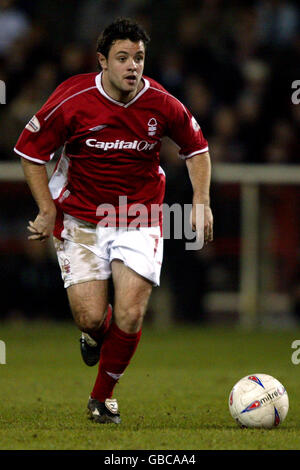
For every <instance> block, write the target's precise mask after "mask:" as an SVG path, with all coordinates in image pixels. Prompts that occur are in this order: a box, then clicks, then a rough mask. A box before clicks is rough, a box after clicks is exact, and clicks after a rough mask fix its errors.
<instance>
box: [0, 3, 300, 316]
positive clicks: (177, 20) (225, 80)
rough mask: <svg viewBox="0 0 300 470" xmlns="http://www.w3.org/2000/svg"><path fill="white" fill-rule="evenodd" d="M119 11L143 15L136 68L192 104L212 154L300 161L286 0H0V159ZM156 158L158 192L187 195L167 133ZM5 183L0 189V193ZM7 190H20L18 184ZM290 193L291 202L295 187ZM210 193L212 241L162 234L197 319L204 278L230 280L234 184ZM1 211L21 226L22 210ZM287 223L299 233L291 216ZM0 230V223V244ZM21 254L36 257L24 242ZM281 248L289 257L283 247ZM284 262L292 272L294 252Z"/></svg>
mask: <svg viewBox="0 0 300 470" xmlns="http://www.w3.org/2000/svg"><path fill="white" fill-rule="evenodd" d="M117 16H129V17H133V18H135V19H137V20H138V21H139V22H141V23H142V24H143V25H144V26H145V28H146V30H147V31H148V33H149V34H150V36H151V43H150V46H149V50H148V54H147V61H146V68H145V74H146V75H149V76H151V77H152V78H154V79H156V80H158V81H159V82H160V83H162V84H163V85H164V86H165V88H166V89H167V90H168V91H170V92H171V93H172V94H174V95H175V96H176V97H177V98H179V99H180V100H181V101H182V102H183V103H184V104H186V106H187V107H188V108H189V109H190V110H191V112H192V113H193V115H194V116H195V118H196V119H197V121H198V122H199V124H200V125H201V128H202V130H203V133H204V135H205V137H206V138H207V139H208V141H209V147H210V152H211V156H212V161H213V163H217V162H221V163H280V164H296V163H299V160H300V159H299V154H300V140H299V137H298V136H299V131H300V104H299V105H298V106H297V105H295V104H293V103H292V101H291V95H292V82H293V81H294V80H296V79H299V78H300V60H299V57H300V8H299V4H298V2H297V1H296V0H295V1H293V0H256V1H255V0H245V1H243V2H239V1H237V0H227V1H225V0H85V1H82V0H70V1H65V2H62V1H60V0H40V1H38V2H36V1H34V0H20V1H14V0H0V79H1V80H4V81H5V83H6V87H7V98H6V102H7V104H6V105H5V106H0V133H1V136H0V160H2V161H15V159H16V157H15V156H14V155H13V151H12V149H13V147H14V144H15V142H16V140H17V138H18V136H19V134H20V132H21V130H22V129H23V127H24V125H25V124H26V123H27V122H28V120H29V119H30V118H31V117H32V115H34V114H35V112H36V111H37V110H38V109H39V108H40V107H41V105H42V104H43V103H44V102H45V100H46V99H47V98H48V96H49V95H50V94H51V92H52V91H53V90H54V88H55V87H56V86H57V85H58V84H59V83H61V81H63V80H65V79H66V78H68V77H70V76H72V75H75V74H78V73H85V72H90V71H95V70H96V57H95V43H96V39H97V37H98V35H99V33H100V32H101V30H102V29H103V27H105V25H107V24H108V23H109V22H111V21H112V20H113V19H114V18H116V17H117ZM161 159H162V166H163V167H164V168H165V169H166V172H167V192H166V202H169V203H173V202H177V201H180V202H182V203H190V201H191V188H190V185H189V181H188V178H187V177H186V178H185V182H183V179H182V172H183V171H184V170H183V166H182V162H181V161H180V160H179V159H178V158H177V156H176V149H175V147H174V145H173V144H172V142H170V141H168V140H166V141H165V142H164V145H163V149H162V153H161ZM0 186H1V185H0ZM7 191H8V190H7V188H5V189H4V190H1V188H0V197H1V198H2V199H3V197H4V196H3V194H4V195H5V194H6V195H7ZM26 191H27V190H26V189H24V194H23V196H21V197H23V201H25V202H24V204H25V203H26V204H27V211H29V212H30V210H34V209H33V207H34V206H31V205H30V204H32V202H30V201H31V200H30V197H29V195H28V192H26ZM16 194H18V196H17V197H18V198H20V194H21V195H22V189H21V188H19V189H18V191H17V192H16ZM10 197H11V196H10ZM287 197H290V196H287ZM293 197H294V199H293V200H294V202H295V204H296V205H297V201H299V192H298V193H297V194H296V195H295V193H293ZM297 197H298V199H297ZM212 199H213V201H214V202H213V206H214V207H213V209H214V211H215V218H216V221H217V223H216V231H215V238H216V240H217V241H219V243H218V242H216V243H215V245H212V247H207V248H206V251H205V252H204V254H203V253H201V254H199V253H198V254H195V253H193V252H190V253H186V252H185V253H183V251H184V250H180V246H179V245H180V243H179V242H178V241H176V242H175V241H173V242H172V241H169V242H168V243H166V256H167V257H168V262H167V267H166V271H165V272H166V275H167V276H168V282H169V283H170V284H171V285H172V286H173V287H174V291H175V292H179V293H180V292H181V291H182V283H183V279H182V276H178V269H177V266H178V263H180V265H181V267H182V271H181V274H182V272H187V273H188V272H189V273H191V274H190V275H187V276H186V279H185V280H184V289H185V292H186V296H184V299H183V297H182V296H181V295H179V296H178V302H177V306H178V309H177V310H178V312H179V313H178V316H179V317H184V316H189V318H190V319H191V320H192V319H194V320H198V319H199V311H201V308H202V307H201V302H202V299H203V295H204V294H205V292H207V291H208V290H209V289H211V290H222V289H223V290H224V289H225V290H226V289H227V290H234V289H236V288H237V285H238V279H237V277H238V263H239V259H238V250H239V223H238V221H239V202H238V201H239V188H237V187H232V186H229V187H227V188H223V189H222V191H220V189H219V188H215V187H213V188H212ZM279 199H280V197H279ZM28 208H30V209H28ZM25 212H26V211H25ZM10 214H11V213H10ZM22 215H24V211H23V212H22ZM3 217H4V216H3ZM9 217H10V220H12V219H13V220H14V221H15V222H14V224H15V225H16V226H17V227H18V228H17V229H16V233H18V231H19V232H20V233H21V236H20V238H22V237H24V233H23V232H22V229H21V228H20V226H21V225H20V224H23V225H25V221H24V219H22V218H20V217H18V216H17V215H16V216H15V218H14V217H11V215H10V216H9ZM3 220H4V219H3ZM7 223H8V222H7ZM4 225H5V224H4ZM15 225H14V227H15ZM296 230H298V232H297V234H298V235H297V236H296V241H295V243H296V244H297V243H298V244H299V224H298V228H297V229H296ZM1 236H2V242H1ZM3 237H4V238H3ZM297 237H298V238H297ZM4 239H5V228H2V235H1V231H0V244H1V243H2V245H1V246H3V240H4ZM1 246H0V253H1V252H2V253H4V251H5V250H3V249H2V251H1ZM21 251H22V250H21ZM41 251H42V250H41ZM175 252H176V253H177V254H176V256H175V255H174V253H175ZM24 253H25V254H24ZM178 253H182V255H180V254H178ZM3 256H4V255H3ZM22 256H23V257H24V256H25V258H26V256H30V257H32V256H33V258H34V259H38V256H36V257H35V256H34V255H33V254H32V252H31V251H30V250H29V251H28V250H27V249H25V251H24V250H23V251H22ZM45 256H46V255H45ZM289 257H290V258H291V257H292V258H293V259H294V260H295V255H293V256H291V254H290V252H289ZM46 259H47V262H49V259H48V257H47V256H46ZM51 260H52V258H51ZM3 265H4V264H3V263H2V266H3ZM25 266H26V263H25ZM290 270H291V273H290V276H291V277H292V276H295V272H296V264H295V263H294V265H293V266H292V268H290ZM195 272H200V273H203V275H201V276H200V278H199V277H198V276H195V275H194V274H193V273H195ZM2 273H3V270H2ZM5 276H6V272H4V274H3V278H5V279H8V275H7V276H6V277H5ZM279 282H280V280H279ZM48 286H50V287H49V289H50V291H51V289H52V287H51V283H50V284H48ZM279 287H280V286H279ZM281 287H283V288H287V286H286V285H283V286H282V285H281ZM195 292H197V296H196V297H195ZM299 296H300V294H299ZM195 298H196V299H197V300H196V302H195ZM49 308H50V307H49ZM50 309H52V307H51V308H50ZM29 310H30V309H29ZM200 315H201V314H200Z"/></svg>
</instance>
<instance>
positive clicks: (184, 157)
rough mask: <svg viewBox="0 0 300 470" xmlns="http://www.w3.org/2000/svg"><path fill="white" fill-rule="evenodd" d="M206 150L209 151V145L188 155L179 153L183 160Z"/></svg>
mask: <svg viewBox="0 0 300 470" xmlns="http://www.w3.org/2000/svg"><path fill="white" fill-rule="evenodd" d="M204 152H208V147H205V148H204V149H201V150H196V152H192V153H189V154H188V155H182V154H179V157H180V158H182V159H183V160H186V159H187V158H191V157H193V156H194V155H197V154H198V153H204Z"/></svg>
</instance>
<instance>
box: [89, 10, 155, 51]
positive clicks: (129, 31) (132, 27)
mask: <svg viewBox="0 0 300 470" xmlns="http://www.w3.org/2000/svg"><path fill="white" fill-rule="evenodd" d="M119 39H129V40H130V41H132V42H138V41H143V43H144V45H145V48H146V45H147V44H148V42H149V41H150V37H149V36H148V34H147V33H146V31H145V30H144V28H143V27H142V26H141V25H139V24H138V23H137V22H135V21H133V20H131V19H130V18H117V19H116V20H115V21H114V22H113V23H111V24H110V25H109V26H107V27H106V28H105V29H104V31H102V33H101V34H100V36H99V38H98V41H97V52H100V53H101V54H103V55H104V57H106V58H107V57H108V54H109V50H110V48H111V46H112V45H113V43H114V42H115V41H117V40H119Z"/></svg>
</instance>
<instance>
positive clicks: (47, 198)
mask: <svg viewBox="0 0 300 470" xmlns="http://www.w3.org/2000/svg"><path fill="white" fill-rule="evenodd" d="M148 42H149V37H148V35H147V33H146V32H145V31H144V30H143V28H142V27H141V26H140V25H139V24H137V23H135V22H134V21H132V20H130V19H117V20H116V21H115V22H113V23H112V24H111V25H109V26H108V27H107V28H106V29H105V30H104V31H103V32H102V34H101V35H100V37H99V40H98V44H97V57H98V61H99V64H100V67H101V72H100V73H98V72H95V73H87V74H80V75H76V76H73V77H71V78H69V79H68V80H66V81H65V82H63V83H62V84H61V85H59V86H58V87H57V89H56V90H55V91H54V92H53V94H52V95H51V96H50V97H49V99H48V101H47V102H46V103H45V104H44V106H43V107H42V108H41V109H40V110H39V111H38V112H37V113H36V115H35V116H33V117H32V119H31V120H30V121H29V122H28V124H27V125H26V127H25V129H24V130H23V132H22V134H21V136H20V137H19V139H18V142H17V144H16V147H15V152H16V153H17V154H18V155H20V156H21V157H22V165H23V169H24V173H25V177H26V180H27V182H28V185H29V187H30V189H31V192H32V194H33V197H34V199H35V201H36V203H37V206H38V209H39V212H38V215H37V217H36V219H35V220H34V221H30V222H29V226H28V229H29V231H30V232H31V234H30V236H29V239H31V240H40V241H44V240H46V239H47V238H48V237H50V236H51V234H52V233H53V236H54V245H55V248H56V251H57V256H58V261H59V264H60V268H61V272H62V278H63V281H64V286H65V288H66V290H67V295H68V299H69V303H70V307H71V311H72V314H73V317H74V320H75V322H76V324H77V326H78V328H79V329H80V330H81V332H82V336H81V342H80V346H81V353H82V357H83V360H84V361H85V363H86V364H87V365H95V364H96V363H97V362H98V361H99V366H98V374H97V377H96V380H95V384H94V387H93V390H92V391H91V394H90V398H89V400H88V413H89V415H90V418H91V419H93V420H95V421H96V422H99V423H107V422H113V423H119V422H120V421H121V419H120V413H119V410H118V403H117V400H116V399H115V398H112V396H113V390H114V386H115V384H116V383H117V382H118V380H119V379H120V377H121V376H122V375H123V374H124V371H125V369H126V367H127V366H128V364H129V362H130V360H131V358H132V356H133V354H134V352H135V350H136V348H137V346H138V343H139V341H140V337H141V329H142V323H143V317H144V314H145V311H146V308H147V303H148V300H149V296H150V294H151V290H152V287H153V286H158V285H159V277H160V270H161V263H162V255H163V237H162V227H161V226H162V220H161V216H160V214H159V213H155V211H154V214H156V215H153V213H152V208H153V207H157V206H158V207H159V206H160V205H161V204H162V202H163V198H164V189H165V174H164V171H163V170H162V168H161V167H160V164H159V151H160V146H161V139H162V137H163V136H169V137H170V138H171V139H173V140H174V141H175V142H176V144H177V145H178V146H179V153H180V156H181V157H182V158H183V159H185V161H186V165H187V168H188V173H189V177H190V180H191V184H192V187H193V201H192V202H193V206H192V217H191V223H192V227H193V229H194V230H197V217H196V208H197V204H202V205H204V238H205V242H209V241H211V240H212V238H213V228H212V227H213V217H212V213H211V209H210V198H209V187H210V171H211V163H210V157H209V153H208V144H207V141H206V140H205V138H204V137H203V135H202V131H201V129H200V126H199V125H198V123H197V122H196V120H195V119H194V117H193V116H192V115H191V113H190V112H189V111H188V110H187V109H186V107H185V106H184V105H183V104H182V103H181V102H180V101H178V100H177V99H176V98H175V97H174V96H172V95H170V94H169V93H168V92H167V91H166V90H165V89H164V88H163V87H162V86H161V85H160V84H159V83H157V82H156V81H154V80H152V79H151V78H148V77H146V76H144V75H143V69H144V61H145V53H146V46H147V44H148ZM60 148H62V150H61V156H60V159H59V161H58V163H57V165H56V168H55V170H54V173H53V175H52V177H51V179H50V182H48V178H47V173H46V169H45V163H47V162H49V161H50V160H51V158H52V157H53V155H54V153H55V152H56V150H58V149H60ZM138 214H139V216H138V221H139V223H138V224H135V223H134V222H135V221H136V219H137V215H138ZM110 277H112V281H113V285H114V305H113V310H112V307H111V305H110V304H109V299H108V280H109V278H110Z"/></svg>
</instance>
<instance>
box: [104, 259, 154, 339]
mask: <svg viewBox="0 0 300 470" xmlns="http://www.w3.org/2000/svg"><path fill="white" fill-rule="evenodd" d="M111 267H112V277H113V283H114V292H115V303H114V314H115V321H116V323H117V325H118V326H119V328H120V329H122V330H124V331H127V332H131V330H133V331H135V330H138V329H139V328H140V327H141V325H142V320H143V317H144V314H145V312H146V308H147V304H148V301H149V297H150V294H151V291H152V283H151V282H150V281H148V280H147V279H145V278H144V277H142V276H140V275H139V274H137V273H136V272H135V271H133V270H132V269H130V268H128V267H127V266H125V265H124V263H123V262H122V261H120V260H118V259H114V260H113V261H112V263H111Z"/></svg>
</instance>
